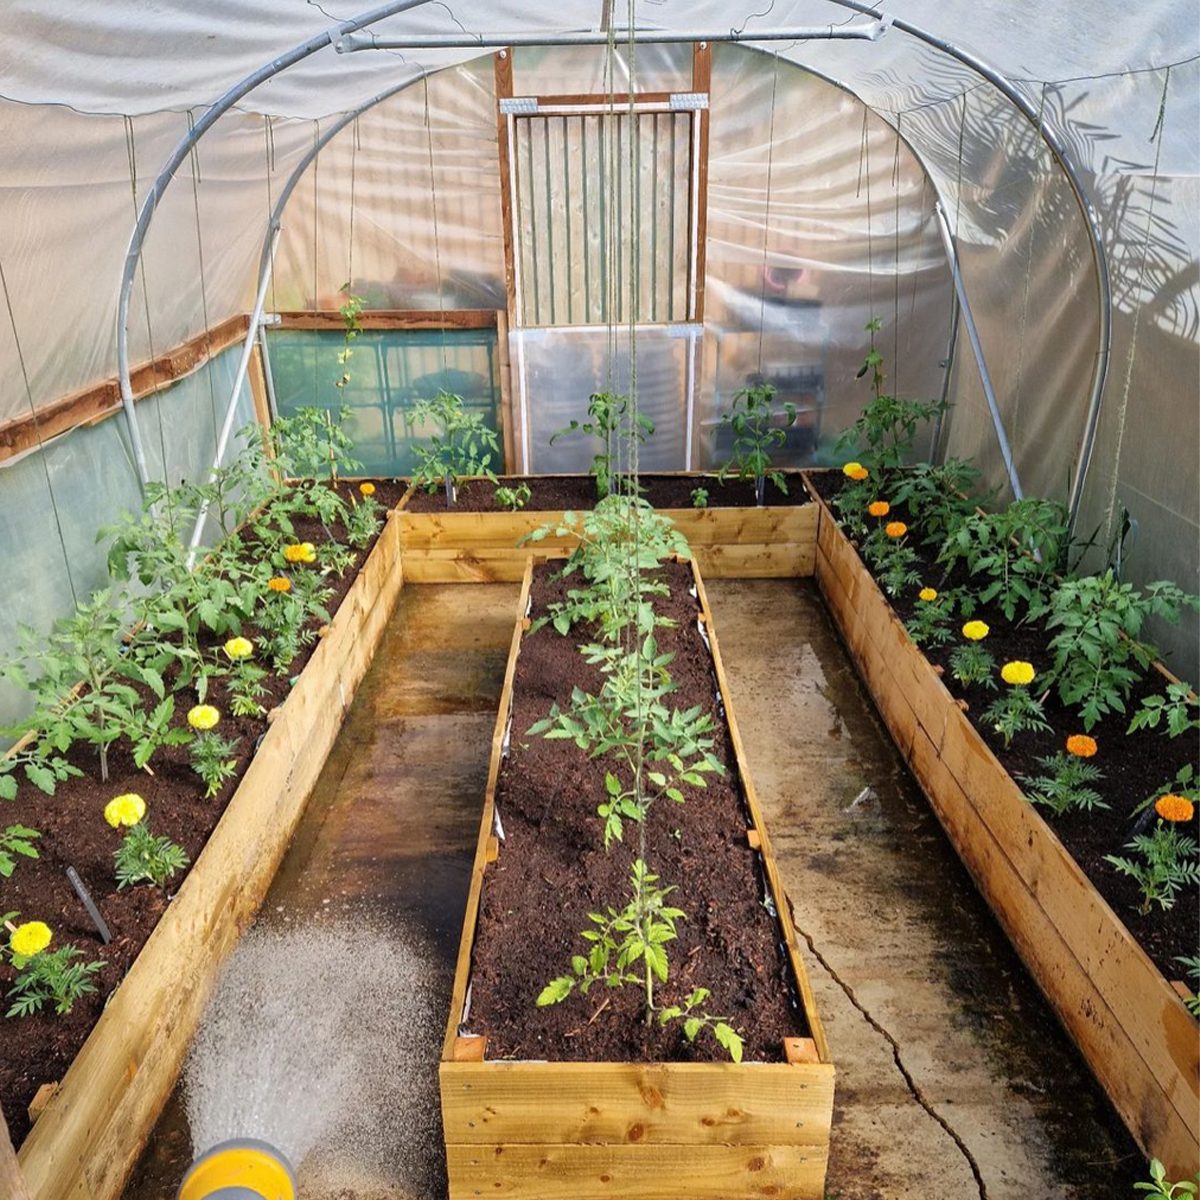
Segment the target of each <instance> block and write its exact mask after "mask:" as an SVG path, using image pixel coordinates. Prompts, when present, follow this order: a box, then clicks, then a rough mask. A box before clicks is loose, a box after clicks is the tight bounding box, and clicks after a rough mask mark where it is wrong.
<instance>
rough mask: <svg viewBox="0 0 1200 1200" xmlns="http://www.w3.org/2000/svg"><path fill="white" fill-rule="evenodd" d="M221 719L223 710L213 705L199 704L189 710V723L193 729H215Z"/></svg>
mask: <svg viewBox="0 0 1200 1200" xmlns="http://www.w3.org/2000/svg"><path fill="white" fill-rule="evenodd" d="M220 719H221V710H220V709H219V708H214V707H213V706H212V705H211V704H197V705H196V706H195V707H194V708H191V709H189V710H188V715H187V723H188V724H189V725H190V726H191V727H192V728H193V729H200V730H204V729H213V728H215V726H216V725H217V722H218V721H220Z"/></svg>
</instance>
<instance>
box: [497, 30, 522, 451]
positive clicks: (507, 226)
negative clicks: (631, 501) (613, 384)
mask: <svg viewBox="0 0 1200 1200" xmlns="http://www.w3.org/2000/svg"><path fill="white" fill-rule="evenodd" d="M492 63H493V66H494V68H495V76H496V155H497V160H498V163H499V168H500V170H499V176H500V224H501V229H502V231H503V234H504V295H505V297H506V305H507V307H506V311H505V313H504V316H503V319H502V320H501V319H499V316H500V314H497V318H498V319H497V321H496V341H497V345H498V349H499V351H500V354H499V364H500V375H501V382H500V403H501V410H502V411H501V418H500V424H501V427H502V429H503V432H504V470H505V471H506V472H513V471H517V470H518V469H519V467H518V464H517V448H518V447H519V446H521V445H523V444H524V431H523V430H522V429H521V428H520V426H519V425H518V412H519V409H520V405H519V404H518V403H516V401H515V398H514V390H513V379H512V365H511V361H510V358H509V353H508V331H509V330H510V329H513V328H516V327H517V326H519V325H520V322H519V321H518V320H517V271H516V237H515V233H514V225H513V223H514V221H515V220H516V213H514V212H513V204H512V196H513V192H512V170H513V164H512V161H511V159H510V157H509V123H510V122H511V121H512V119H513V118H512V116H511V115H510V114H508V113H505V112H503V111H502V110H501V101H503V100H511V99H512V95H513V52H512V47H511V46H509V47H507V48H505V49H502V50H497V51H496V53H495V54H494V55H493V56H492ZM521 466H524V464H523V463H522V464H521Z"/></svg>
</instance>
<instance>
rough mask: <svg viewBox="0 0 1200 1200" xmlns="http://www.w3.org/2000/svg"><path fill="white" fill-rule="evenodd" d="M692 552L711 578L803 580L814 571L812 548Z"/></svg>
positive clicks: (739, 547) (695, 547) (704, 548)
mask: <svg viewBox="0 0 1200 1200" xmlns="http://www.w3.org/2000/svg"><path fill="white" fill-rule="evenodd" d="M692 554H693V555H694V556H695V559H696V562H697V563H698V564H699V565H700V569H701V570H702V571H703V572H704V574H705V575H706V576H707V577H708V578H709V579H799V578H802V577H804V576H808V575H811V574H812V573H813V564H814V555H813V552H812V550H811V549H809V548H806V547H804V546H799V545H796V544H794V543H784V544H780V545H773V546H772V545H754V544H749V545H736V546H701V545H696V544H693V545H692Z"/></svg>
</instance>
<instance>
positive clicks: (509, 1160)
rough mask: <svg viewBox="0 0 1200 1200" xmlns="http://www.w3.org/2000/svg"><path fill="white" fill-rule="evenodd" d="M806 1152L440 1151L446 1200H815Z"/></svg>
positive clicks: (716, 1148) (814, 1161)
mask: <svg viewBox="0 0 1200 1200" xmlns="http://www.w3.org/2000/svg"><path fill="white" fill-rule="evenodd" d="M827 1158H828V1153H827V1150H825V1149H820V1148H817V1147H812V1146H722V1145H709V1146H564V1145H561V1144H559V1145H543V1146H530V1145H515V1146H502V1145H498V1146H460V1145H455V1144H453V1143H451V1144H450V1145H448V1146H447V1147H446V1166H447V1169H448V1172H449V1176H450V1181H451V1182H450V1200H468V1198H472V1200H473V1198H474V1197H478V1196H501V1197H504V1198H505V1200H613V1197H627V1198H628V1200H684V1198H686V1200H751V1198H754V1200H758V1198H759V1197H775V1198H776V1200H821V1197H822V1196H823V1195H824V1189H825V1168H826V1162H827Z"/></svg>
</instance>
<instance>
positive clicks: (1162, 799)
mask: <svg viewBox="0 0 1200 1200" xmlns="http://www.w3.org/2000/svg"><path fill="white" fill-rule="evenodd" d="M1154 811H1155V812H1156V813H1158V815H1159V816H1160V817H1162V819H1163V820H1164V821H1171V822H1174V823H1183V822H1186V821H1190V820H1191V819H1192V817H1194V816H1195V815H1196V806H1195V805H1194V804H1193V803H1192V802H1191V801H1190V800H1189V799H1188V798H1187V797H1186V796H1177V795H1175V793H1174V792H1168V793H1167V794H1166V795H1165V796H1159V798H1158V799H1157V800H1156V801H1155V802H1154Z"/></svg>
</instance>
